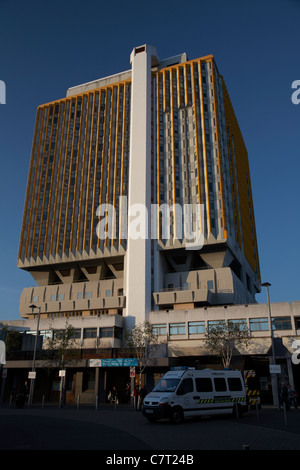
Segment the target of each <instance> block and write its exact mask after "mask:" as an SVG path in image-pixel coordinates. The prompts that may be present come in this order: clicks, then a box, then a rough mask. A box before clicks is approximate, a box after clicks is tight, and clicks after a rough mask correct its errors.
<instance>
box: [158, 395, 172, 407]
mask: <svg viewBox="0 0 300 470" xmlns="http://www.w3.org/2000/svg"><path fill="white" fill-rule="evenodd" d="M168 404H169V400H168V397H162V398H161V399H160V402H159V404H158V405H159V406H161V405H162V406H163V405H168Z"/></svg>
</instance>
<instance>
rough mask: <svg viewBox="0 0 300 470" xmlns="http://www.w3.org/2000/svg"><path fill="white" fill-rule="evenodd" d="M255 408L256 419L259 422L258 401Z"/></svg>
mask: <svg viewBox="0 0 300 470" xmlns="http://www.w3.org/2000/svg"><path fill="white" fill-rule="evenodd" d="M255 408H256V419H257V421H259V413H258V401H256V402H255Z"/></svg>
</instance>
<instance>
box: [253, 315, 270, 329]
mask: <svg viewBox="0 0 300 470" xmlns="http://www.w3.org/2000/svg"><path fill="white" fill-rule="evenodd" d="M268 329H269V321H268V318H267V317H264V318H250V331H267V330H268Z"/></svg>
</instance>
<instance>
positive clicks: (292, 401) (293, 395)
mask: <svg viewBox="0 0 300 470" xmlns="http://www.w3.org/2000/svg"><path fill="white" fill-rule="evenodd" d="M288 400H289V407H290V406H292V405H293V406H294V408H295V410H297V409H298V405H297V392H296V391H295V390H294V389H293V388H292V387H291V385H289V386H288Z"/></svg>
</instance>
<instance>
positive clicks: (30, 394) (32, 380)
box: [28, 304, 41, 405]
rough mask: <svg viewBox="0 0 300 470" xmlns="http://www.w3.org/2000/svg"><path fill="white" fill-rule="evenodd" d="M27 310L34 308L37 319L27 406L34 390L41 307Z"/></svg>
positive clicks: (31, 306) (32, 306) (34, 306)
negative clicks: (36, 311) (36, 312)
mask: <svg viewBox="0 0 300 470" xmlns="http://www.w3.org/2000/svg"><path fill="white" fill-rule="evenodd" d="M29 308H32V313H33V310H34V309H35V308H37V309H38V312H39V313H38V319H37V327H36V335H35V341H34V350H33V360H32V371H31V381H30V392H29V400H28V404H30V405H31V404H32V397H33V389H34V380H35V374H36V372H35V357H36V348H37V339H38V335H39V325H40V316H41V307H37V306H36V305H33V304H32V305H29Z"/></svg>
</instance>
